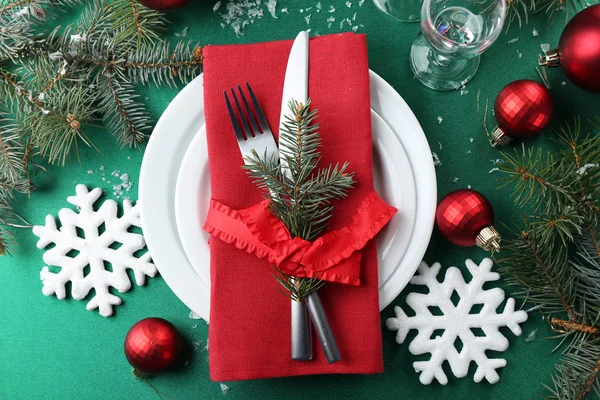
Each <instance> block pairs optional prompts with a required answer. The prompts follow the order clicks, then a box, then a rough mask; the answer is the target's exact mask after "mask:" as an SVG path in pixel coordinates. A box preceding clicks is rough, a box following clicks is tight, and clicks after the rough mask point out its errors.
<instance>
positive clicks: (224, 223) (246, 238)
mask: <svg viewBox="0 0 600 400" xmlns="http://www.w3.org/2000/svg"><path fill="white" fill-rule="evenodd" d="M268 207H269V200H265V201H262V202H260V203H258V204H255V205H253V206H252V207H249V208H245V209H243V210H239V211H237V210H234V209H232V208H230V207H228V206H226V205H224V204H222V203H219V202H218V201H216V200H211V202H210V208H209V211H208V216H207V218H206V222H205V224H204V230H205V231H207V232H208V233H210V234H211V235H212V236H214V237H216V238H218V239H220V240H223V241H224V242H226V243H230V244H233V245H234V246H235V247H237V248H238V249H240V250H244V251H247V252H248V253H250V254H254V255H256V256H257V257H259V258H264V259H266V260H267V261H269V263H271V264H273V265H275V266H277V268H279V269H280V270H281V271H282V272H284V273H286V274H288V275H292V276H294V277H297V278H314V277H316V276H317V275H318V277H319V278H320V279H324V280H326V281H329V282H337V283H345V284H350V285H355V286H358V285H359V284H360V260H361V253H360V251H359V250H361V249H362V248H363V247H364V246H365V244H366V243H367V242H368V241H369V240H371V239H372V238H373V237H375V235H377V233H378V232H379V231H380V230H381V229H382V228H383V227H384V226H385V225H386V224H387V223H388V221H389V220H390V219H391V218H392V216H394V214H395V213H396V211H398V210H397V209H396V208H394V207H392V206H390V205H388V204H387V203H385V202H384V201H383V200H382V199H381V198H380V197H379V195H378V194H377V193H376V192H375V191H373V192H371V193H370V194H369V195H367V196H366V197H365V198H364V199H363V201H362V202H361V204H360V206H359V208H358V210H356V213H355V214H354V216H353V217H352V222H351V223H350V224H349V225H347V226H345V227H343V228H341V229H338V230H336V231H332V232H329V233H326V234H324V235H323V236H321V237H319V238H318V239H316V240H315V241H314V242H309V241H307V240H304V239H301V238H299V237H295V238H292V237H291V235H290V232H289V231H288V229H287V228H286V226H285V225H284V224H283V222H281V221H280V220H278V219H277V218H275V216H273V215H272V214H271V212H270V211H269V210H268Z"/></svg>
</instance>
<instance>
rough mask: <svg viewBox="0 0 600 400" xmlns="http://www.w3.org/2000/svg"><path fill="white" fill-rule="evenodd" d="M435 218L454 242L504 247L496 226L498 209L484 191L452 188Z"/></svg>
mask: <svg viewBox="0 0 600 400" xmlns="http://www.w3.org/2000/svg"><path fill="white" fill-rule="evenodd" d="M435 221H436V223H437V226H438V228H439V230H440V232H441V233H442V235H444V237H445V238H446V239H448V241H449V242H450V243H453V244H456V245H458V246H463V247H470V246H474V245H478V246H479V247H481V248H482V249H484V250H488V251H492V250H493V251H500V235H499V234H498V232H496V229H494V227H493V224H494V209H493V208H492V205H491V204H490V202H489V201H488V199H486V198H485V197H484V196H483V195H482V194H481V193H479V192H476V191H475V190H471V189H459V190H455V191H453V192H450V193H448V194H447V195H446V197H444V198H443V199H442V201H440V204H439V205H438V208H437V211H436V214H435Z"/></svg>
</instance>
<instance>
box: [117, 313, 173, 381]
mask: <svg viewBox="0 0 600 400" xmlns="http://www.w3.org/2000/svg"><path fill="white" fill-rule="evenodd" d="M180 350H181V335H180V334H179V331H178V330H177V328H175V326H173V324H172V323H170V322H169V321H167V320H164V319H162V318H145V319H143V320H141V321H139V322H137V323H136V324H135V325H133V326H132V327H131V329H130V330H129V332H128V333H127V336H126V337H125V357H127V361H129V364H131V366H132V367H133V368H134V369H135V371H136V372H142V373H146V374H158V373H160V372H163V371H164V370H166V369H168V368H169V367H171V366H172V365H173V363H174V362H175V361H176V360H177V356H178V355H179V351H180Z"/></svg>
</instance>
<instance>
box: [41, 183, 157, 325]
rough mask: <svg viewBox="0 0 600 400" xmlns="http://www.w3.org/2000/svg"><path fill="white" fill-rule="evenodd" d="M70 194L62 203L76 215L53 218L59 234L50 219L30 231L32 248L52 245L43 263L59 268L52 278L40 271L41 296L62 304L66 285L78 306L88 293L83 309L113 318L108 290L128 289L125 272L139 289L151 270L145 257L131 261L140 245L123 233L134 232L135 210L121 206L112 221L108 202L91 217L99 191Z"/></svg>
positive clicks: (138, 238)
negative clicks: (34, 238)
mask: <svg viewBox="0 0 600 400" xmlns="http://www.w3.org/2000/svg"><path fill="white" fill-rule="evenodd" d="M75 190H76V194H77V195H76V196H71V197H69V198H67V201H68V202H69V203H71V204H73V205H75V206H77V207H78V210H79V213H77V212H75V211H74V210H72V209H70V208H63V209H61V210H60V211H59V212H58V218H59V220H60V223H61V227H60V229H57V226H56V220H55V219H54V217H53V216H52V215H48V216H47V217H46V225H45V226H35V227H34V228H33V233H34V234H35V235H36V236H38V237H39V238H40V239H39V241H38V243H37V247H38V248H40V249H43V248H45V247H46V246H48V245H49V244H51V243H54V244H55V245H56V246H55V247H53V248H51V249H48V250H46V251H45V252H44V257H43V259H44V263H46V264H48V265H51V266H55V267H60V268H61V269H60V271H59V272H57V273H54V272H51V271H50V269H49V268H48V267H47V266H44V268H43V269H42V271H41V273H40V278H41V279H42V283H43V288H42V292H43V293H44V294H45V295H46V296H51V295H54V294H55V295H56V297H57V298H59V299H64V298H65V296H66V288H65V284H66V283H67V282H71V284H72V288H71V295H72V296H73V298H74V299H76V300H82V299H84V298H85V297H86V296H87V295H88V293H89V292H90V290H91V289H94V291H95V294H94V297H92V298H91V299H90V301H89V302H88V304H87V307H86V308H87V309H88V310H94V309H96V308H98V309H99V311H100V315H102V316H105V317H108V316H110V315H112V313H113V306H115V305H118V304H121V299H120V298H119V297H117V296H115V295H113V294H111V293H110V291H109V288H110V287H113V288H115V289H116V290H118V291H119V292H121V293H123V292H126V291H127V290H129V289H130V288H131V281H130V280H129V276H128V275H127V269H128V268H129V269H131V270H133V273H134V275H135V281H136V283H137V284H138V285H144V284H145V282H146V275H147V276H150V277H152V276H154V275H156V272H157V270H156V267H155V266H154V264H153V263H152V261H151V259H150V254H149V253H148V252H146V253H145V254H143V255H141V256H140V257H136V256H135V255H134V253H135V252H137V251H138V250H141V249H143V248H144V247H145V245H146V242H145V240H144V237H143V236H142V235H141V234H138V233H133V232H128V229H129V228H130V227H131V226H136V227H140V213H139V209H138V206H137V205H136V206H135V207H134V206H133V205H132V204H131V201H129V200H125V201H123V216H122V217H118V216H117V203H116V202H115V201H114V200H106V201H104V203H102V206H101V207H100V208H99V209H98V211H94V203H95V202H96V200H98V198H99V197H100V196H101V195H102V190H101V189H98V188H96V189H93V190H92V191H91V192H90V191H88V189H87V187H86V186H85V185H77V187H76V189H75Z"/></svg>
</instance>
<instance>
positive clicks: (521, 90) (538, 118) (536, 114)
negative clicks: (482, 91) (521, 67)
mask: <svg viewBox="0 0 600 400" xmlns="http://www.w3.org/2000/svg"><path fill="white" fill-rule="evenodd" d="M553 113H554V101H553V100H552V95H551V94H550V91H549V90H548V89H547V88H546V86H544V85H542V84H541V83H539V82H536V81H532V80H529V79H522V80H519V81H514V82H511V83H509V84H508V85H506V86H505V87H504V88H503V89H502V90H501V91H500V93H498V97H496V102H495V103H494V114H495V116H496V120H497V121H498V127H497V128H496V130H494V133H493V138H492V146H494V147H496V146H498V145H500V146H504V145H506V144H508V143H510V142H511V141H512V139H513V138H527V137H531V136H535V135H537V134H538V133H540V132H541V131H542V130H543V129H544V128H545V127H546V126H547V125H548V123H549V122H550V120H551V119H552V114H553Z"/></svg>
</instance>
